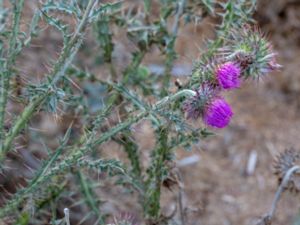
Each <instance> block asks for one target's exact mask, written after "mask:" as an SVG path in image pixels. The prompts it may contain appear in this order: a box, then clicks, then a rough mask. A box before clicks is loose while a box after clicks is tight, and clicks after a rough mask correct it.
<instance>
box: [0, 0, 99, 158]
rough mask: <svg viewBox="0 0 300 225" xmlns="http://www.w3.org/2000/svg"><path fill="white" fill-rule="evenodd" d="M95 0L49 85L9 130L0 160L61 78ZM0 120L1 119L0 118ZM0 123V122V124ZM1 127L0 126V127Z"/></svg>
mask: <svg viewBox="0 0 300 225" xmlns="http://www.w3.org/2000/svg"><path fill="white" fill-rule="evenodd" d="M96 1H97V0H89V3H88V5H87V8H86V10H85V13H84V15H83V17H82V20H81V21H80V23H79V25H78V27H77V29H76V31H75V33H74V35H73V36H72V38H71V39H70V41H69V42H68V44H67V45H66V46H65V47H64V49H63V51H62V54H61V55H60V57H59V59H58V61H57V62H56V63H55V65H54V68H53V71H52V72H51V73H50V76H51V77H52V81H51V85H50V86H49V88H48V90H47V91H46V92H45V93H44V94H42V95H40V96H38V97H36V98H35V99H34V100H33V101H32V102H31V103H30V104H29V105H28V106H27V107H26V108H25V109H24V111H23V113H22V114H21V115H20V116H19V117H18V119H17V120H16V122H15V124H14V126H13V127H12V129H11V130H10V131H9V133H8V135H7V137H6V139H5V141H4V144H3V147H2V148H1V151H0V162H1V161H2V160H3V159H4V157H5V155H6V153H7V152H8V151H9V150H10V148H11V144H12V142H13V140H14V139H15V137H16V136H17V135H18V134H19V133H20V131H21V130H22V129H23V128H24V126H25V125H26V123H27V122H28V120H29V119H30V118H31V117H32V115H33V114H34V112H35V111H36V110H37V108H38V107H39V106H40V105H41V104H42V103H43V101H44V100H45V99H46V98H47V96H49V94H51V91H52V88H53V86H54V85H55V84H56V83H57V81H58V80H59V79H60V78H61V76H62V75H63V74H64V71H65V70H66V68H67V67H68V66H69V64H70V63H71V61H72V59H73V57H74V55H75V53H76V52H77V50H78V48H79V46H80V44H81V42H80V41H81V39H82V36H83V35H82V34H81V33H82V32H83V30H84V29H85V27H86V24H87V23H88V18H89V15H90V12H91V11H92V9H93V6H94V4H95V2H96ZM0 122H1V120H0ZM0 125H1V124H0ZM0 128H1V127H0Z"/></svg>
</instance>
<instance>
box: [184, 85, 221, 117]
mask: <svg viewBox="0 0 300 225" xmlns="http://www.w3.org/2000/svg"><path fill="white" fill-rule="evenodd" d="M195 92H196V94H195V95H194V96H192V97H190V98H189V99H187V100H186V101H185V102H184V103H183V110H184V111H185V112H186V117H187V119H191V118H192V119H194V120H196V119H198V118H200V117H202V116H203V112H204V109H205V106H206V105H207V103H208V102H209V101H210V100H211V99H212V98H213V96H215V94H216V93H215V92H216V91H215V90H214V89H213V87H212V86H211V85H209V84H206V83H204V84H202V85H201V86H200V88H199V89H198V90H196V91H195Z"/></svg>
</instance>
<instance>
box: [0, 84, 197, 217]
mask: <svg viewBox="0 0 300 225" xmlns="http://www.w3.org/2000/svg"><path fill="white" fill-rule="evenodd" d="M193 94H195V92H194V91H191V90H187V89H184V90H181V91H179V92H177V93H175V94H174V95H172V96H168V97H165V98H164V99H162V100H161V101H159V102H157V103H156V104H155V105H154V106H153V107H152V110H153V111H155V110H158V109H160V108H162V107H165V106H167V105H168V104H170V103H171V102H172V101H175V100H176V99H178V98H180V97H183V96H191V95H193ZM147 115H149V111H143V112H141V113H140V114H138V115H137V116H135V117H132V118H129V119H127V120H126V121H124V122H123V123H121V124H119V125H116V126H115V127H113V128H111V129H110V130H109V131H107V132H105V133H104V134H102V135H101V136H100V138H98V139H96V140H94V141H91V142H89V143H88V144H86V145H85V146H83V147H82V148H80V149H77V151H75V153H74V154H72V155H71V156H69V157H66V158H65V159H64V160H63V161H62V162H61V163H59V164H58V165H56V166H55V167H53V168H52V169H51V170H50V171H49V173H47V174H45V173H43V176H39V177H38V179H35V180H34V182H33V183H32V184H31V185H30V187H27V188H25V189H23V190H21V191H20V193H19V195H18V196H17V198H16V199H12V200H11V201H10V202H9V203H8V204H7V205H6V206H5V207H3V208H2V209H1V210H0V217H3V216H4V215H5V214H6V213H8V211H9V209H10V208H14V207H16V206H17V205H18V204H19V203H20V202H21V201H22V200H23V199H24V198H25V196H26V195H27V194H28V193H30V192H32V191H33V190H35V188H37V187H38V186H39V185H41V184H43V183H44V182H46V181H47V180H49V179H50V178H51V177H52V176H53V175H55V174H57V173H58V172H60V171H64V170H65V168H68V167H71V166H72V165H74V163H79V166H80V165H81V164H80V163H82V162H83V161H82V160H79V159H80V158H82V157H83V156H84V155H86V153H87V152H88V151H90V150H92V149H94V148H95V147H96V146H98V145H100V144H102V143H104V142H105V141H107V140H109V139H110V138H111V137H113V136H115V135H116V134H118V133H119V132H120V131H123V130H125V129H128V128H129V127H130V126H131V125H133V124H134V123H137V122H138V121H140V120H141V119H143V118H145V117H146V116H147ZM135 188H136V189H137V190H139V191H140V192H141V193H142V190H140V189H139V188H138V187H135Z"/></svg>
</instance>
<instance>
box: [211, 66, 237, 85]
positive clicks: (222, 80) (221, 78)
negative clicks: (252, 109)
mask: <svg viewBox="0 0 300 225" xmlns="http://www.w3.org/2000/svg"><path fill="white" fill-rule="evenodd" d="M240 74H241V70H240V67H239V66H238V65H237V64H236V63H233V62H227V63H224V64H222V65H221V66H219V67H218V69H217V71H216V79H217V81H218V83H219V85H220V86H221V87H222V88H223V89H234V88H238V87H240V85H241V82H240Z"/></svg>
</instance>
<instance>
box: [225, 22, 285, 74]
mask: <svg viewBox="0 0 300 225" xmlns="http://www.w3.org/2000/svg"><path fill="white" fill-rule="evenodd" d="M230 34H231V35H230V36H229V37H228V39H227V43H226V44H227V45H226V47H225V48H223V49H222V51H223V54H224V55H225V57H227V59H229V60H233V61H235V62H236V63H238V64H239V65H240V68H241V72H242V74H241V75H242V77H244V78H245V79H246V78H253V79H259V78H262V77H264V76H265V75H266V74H268V73H270V72H272V71H274V70H278V69H279V68H280V67H281V66H280V65H279V64H277V62H276V53H275V52H274V51H273V47H272V45H271V43H270V42H269V41H268V40H267V39H266V38H265V37H264V35H263V34H262V33H261V32H260V30H259V29H258V28H257V27H255V28H252V27H250V26H249V25H245V26H243V27H242V28H241V29H239V30H233V31H232V32H230Z"/></svg>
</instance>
